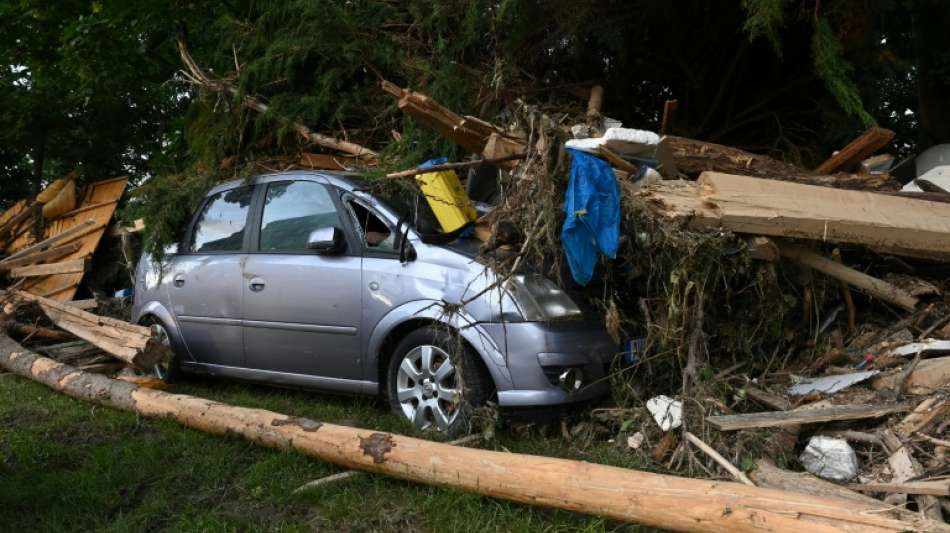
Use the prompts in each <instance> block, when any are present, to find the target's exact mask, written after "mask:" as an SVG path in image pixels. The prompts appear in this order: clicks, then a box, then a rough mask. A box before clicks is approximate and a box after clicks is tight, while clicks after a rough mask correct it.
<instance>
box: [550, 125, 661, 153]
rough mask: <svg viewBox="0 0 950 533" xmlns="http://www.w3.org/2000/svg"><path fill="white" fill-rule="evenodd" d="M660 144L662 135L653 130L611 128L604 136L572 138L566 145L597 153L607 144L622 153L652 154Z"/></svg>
mask: <svg viewBox="0 0 950 533" xmlns="http://www.w3.org/2000/svg"><path fill="white" fill-rule="evenodd" d="M658 144H660V136H659V135H657V134H656V133H653V132H652V131H647V130H635V129H633V128H609V129H608V130H607V132H606V133H604V136H603V137H596V138H590V139H571V140H569V141H567V142H566V143H565V144H564V146H566V147H568V148H573V149H575V150H583V151H585V152H590V153H592V154H596V153H597V149H598V148H600V147H601V146H606V147H608V148H610V149H611V150H614V151H615V152H618V153H621V154H637V153H648V154H650V155H652V153H653V151H655V150H656V145H658Z"/></svg>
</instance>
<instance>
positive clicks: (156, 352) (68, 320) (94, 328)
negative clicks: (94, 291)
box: [14, 291, 171, 369]
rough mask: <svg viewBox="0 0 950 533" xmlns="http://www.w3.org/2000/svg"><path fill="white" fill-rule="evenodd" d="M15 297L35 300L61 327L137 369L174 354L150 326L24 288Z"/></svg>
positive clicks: (153, 364)
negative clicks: (30, 291) (115, 317)
mask: <svg viewBox="0 0 950 533" xmlns="http://www.w3.org/2000/svg"><path fill="white" fill-rule="evenodd" d="M14 296H15V298H16V299H19V300H22V301H27V302H36V303H37V304H39V306H40V308H41V309H42V310H43V313H45V314H46V316H47V317H49V319H50V320H52V321H53V323H55V324H56V325H57V326H59V327H60V328H62V329H64V330H66V331H68V332H70V333H72V334H73V335H75V336H77V337H79V338H80V339H83V340H85V341H88V342H90V343H92V344H94V345H96V346H98V347H99V348H101V349H102V350H103V351H104V352H107V353H108V354H110V355H112V356H113V357H115V358H116V359H119V360H121V361H123V362H125V363H127V364H130V365H132V366H135V367H137V368H141V369H149V368H151V367H153V366H155V364H157V363H158V362H160V361H162V360H164V359H166V358H169V357H170V356H171V353H170V352H169V350H168V348H167V347H165V346H163V345H162V344H161V343H160V342H159V341H158V340H157V339H155V338H154V336H153V335H152V331H151V330H150V329H149V328H147V327H144V326H138V325H135V324H130V323H128V322H125V321H122V320H117V319H114V318H110V317H106V316H99V315H96V314H93V313H89V312H87V311H83V310H82V309H79V308H78V307H75V306H73V305H70V304H68V303H63V302H58V301H56V300H52V299H50V298H44V297H42V296H37V295H35V294H30V293H28V292H25V291H17V292H16V293H15V294H14Z"/></svg>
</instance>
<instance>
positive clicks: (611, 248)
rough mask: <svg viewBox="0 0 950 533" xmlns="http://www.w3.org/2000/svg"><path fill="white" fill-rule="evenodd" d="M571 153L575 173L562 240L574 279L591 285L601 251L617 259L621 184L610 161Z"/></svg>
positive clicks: (569, 182) (566, 206)
mask: <svg viewBox="0 0 950 533" xmlns="http://www.w3.org/2000/svg"><path fill="white" fill-rule="evenodd" d="M568 152H570V154H571V176H570V179H569V181H568V185H567V193H566V194H565V202H564V203H565V205H564V211H565V213H566V214H567V219H566V220H565V221H564V226H563V227H562V228H561V243H562V245H563V246H564V252H565V254H566V255H567V263H568V265H569V266H570V268H571V275H572V276H573V277H574V281H576V282H577V283H580V284H581V285H587V283H588V282H590V280H591V278H592V277H593V275H594V268H595V267H596V266H597V258H598V253H603V254H604V255H606V256H607V257H610V258H611V259H613V258H614V257H616V255H617V246H618V245H619V240H620V186H619V185H618V184H617V178H616V176H614V172H613V169H611V168H610V165H608V164H607V162H606V161H604V160H602V159H600V158H597V157H594V156H592V155H589V154H586V153H584V152H581V151H579V150H571V149H568Z"/></svg>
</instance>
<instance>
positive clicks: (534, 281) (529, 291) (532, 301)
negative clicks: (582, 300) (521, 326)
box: [505, 275, 581, 321]
mask: <svg viewBox="0 0 950 533" xmlns="http://www.w3.org/2000/svg"><path fill="white" fill-rule="evenodd" d="M505 288H506V289H507V290H508V294H510V295H511V298H512V300H514V301H515V303H517V304H518V307H519V308H520V309H521V314H522V316H524V319H525V320H529V321H533V320H551V319H555V318H569V317H574V316H579V315H580V314H581V310H580V308H579V307H577V304H575V303H574V300H571V297H570V296H568V295H567V293H565V292H564V291H563V290H561V289H560V288H559V287H558V286H557V285H555V284H554V282H552V281H551V280H549V279H547V278H544V277H541V276H520V275H519V276H513V277H512V278H511V279H509V280H508V281H507V282H506V283H505Z"/></svg>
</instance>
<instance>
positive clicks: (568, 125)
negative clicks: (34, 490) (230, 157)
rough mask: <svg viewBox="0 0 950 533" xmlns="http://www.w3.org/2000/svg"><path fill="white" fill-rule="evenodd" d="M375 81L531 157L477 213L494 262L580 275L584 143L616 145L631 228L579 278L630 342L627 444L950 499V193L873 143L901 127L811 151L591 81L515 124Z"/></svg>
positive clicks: (620, 391) (464, 135) (673, 466)
mask: <svg viewBox="0 0 950 533" xmlns="http://www.w3.org/2000/svg"><path fill="white" fill-rule="evenodd" d="M383 87H384V89H385V90H386V91H387V92H389V93H390V94H392V95H393V96H395V97H397V98H399V108H400V109H402V110H403V111H405V112H406V113H407V114H409V115H410V116H412V117H413V118H414V119H416V120H418V121H419V122H420V123H422V124H424V125H427V126H429V127H431V128H433V129H434V130H435V131H437V132H439V133H440V134H442V135H443V136H445V137H446V138H447V139H450V140H452V141H454V142H456V143H458V144H460V145H461V146H463V147H465V149H466V150H467V151H470V152H473V153H476V154H478V156H477V157H480V158H481V160H483V161H484V160H489V159H492V158H495V157H498V156H499V155H511V154H520V155H522V156H523V159H519V160H518V162H517V163H512V164H506V165H504V166H501V165H498V168H497V171H498V174H497V179H498V189H499V190H501V191H504V194H501V195H499V197H498V198H497V202H496V203H495V207H494V209H493V210H492V211H491V212H489V213H488V214H487V215H483V216H482V217H481V218H480V219H479V221H478V224H477V225H478V227H479V228H480V229H481V230H482V231H480V232H476V235H478V236H479V238H480V239H481V240H483V241H484V243H485V244H484V245H483V247H482V251H483V256H484V258H485V260H486V262H488V263H489V264H491V265H492V266H493V267H494V268H496V269H498V270H499V271H502V272H508V273H512V274H513V273H514V272H515V271H517V270H519V269H534V270H536V271H540V272H543V273H545V274H546V275H548V276H551V277H555V278H557V279H558V280H559V281H561V283H562V284H563V285H571V282H570V277H571V274H572V273H573V270H570V269H567V268H566V263H567V262H568V261H567V260H566V259H565V256H566V255H567V254H569V253H570V250H566V249H565V248H566V247H567V243H566V242H565V241H564V240H563V239H562V237H563V235H562V234H561V228H562V227H564V228H566V227H567V226H566V225H565V220H567V219H569V218H571V216H572V215H578V213H571V212H565V210H570V209H571V207H570V206H571V205H572V203H571V200H569V199H568V200H566V191H567V190H568V189H569V188H570V187H573V185H572V184H571V180H572V179H574V177H573V175H569V174H571V165H572V160H576V159H578V156H577V155H576V153H575V155H574V157H571V152H572V151H580V152H585V153H587V154H591V155H593V156H595V157H598V158H600V159H601V160H602V162H603V164H605V165H609V168H610V169H611V171H612V172H613V174H614V175H615V176H616V181H617V184H618V187H619V190H620V193H621V194H620V204H621V205H620V207H621V212H622V220H621V222H620V227H619V235H620V244H619V248H618V249H617V250H616V252H615V258H614V260H612V261H603V260H601V261H599V262H598V264H597V267H596V272H595V275H594V278H593V279H592V280H591V281H590V283H588V284H587V286H586V287H575V288H574V292H575V293H576V294H578V295H579V297H580V298H584V297H585V296H586V298H584V299H585V300H586V303H587V304H588V305H589V306H590V307H593V308H596V309H599V310H600V312H601V313H603V316H604V319H605V321H606V323H607V326H608V329H609V330H610V332H611V334H612V335H613V336H614V337H615V338H616V339H617V340H618V341H619V342H620V343H621V344H622V345H623V346H625V347H626V348H625V350H624V353H621V354H619V356H618V357H617V361H616V364H615V365H614V368H613V372H612V373H611V380H612V384H613V401H614V402H615V403H616V404H617V405H616V406H615V407H602V408H598V409H595V410H594V411H593V413H592V414H593V417H594V419H596V420H599V421H601V422H602V423H603V424H604V425H605V426H606V427H607V428H609V431H611V432H613V433H614V434H615V435H616V437H615V439H614V440H615V441H616V442H617V443H618V446H623V445H625V446H629V448H630V450H631V453H637V454H640V455H642V456H643V457H644V459H645V460H646V461H648V462H653V463H655V464H656V467H657V468H660V469H664V470H667V471H675V472H685V473H688V474H690V475H696V476H702V477H721V476H722V474H721V473H718V472H723V473H725V474H726V475H727V476H729V477H732V478H735V479H736V480H738V481H741V482H743V483H749V484H757V485H759V486H766V487H773V488H782V489H787V490H795V491H799V492H809V493H810V492H816V491H818V493H821V494H827V495H829V496H833V497H838V498H844V499H850V500H852V501H859V502H862V503H864V504H871V503H872V502H873V504H875V505H880V504H881V503H882V501H883V502H884V503H885V504H888V505H893V507H892V508H891V509H893V510H894V512H897V513H899V514H900V513H907V514H918V513H919V514H920V515H923V516H926V517H928V518H929V519H932V520H934V521H937V522H940V521H942V520H943V517H944V514H945V513H947V516H950V513H948V512H947V511H948V509H947V507H948V506H950V498H948V497H950V470H948V469H947V456H948V453H950V439H948V438H947V435H948V433H947V431H948V428H950V416H948V414H950V402H948V397H950V357H940V354H941V353H950V352H948V351H947V348H948V347H950V343H948V342H947V340H950V327H948V326H947V324H948V322H950V305H948V304H950V300H948V299H946V297H945V296H944V295H945V294H946V291H947V290H948V289H950V287H948V284H947V279H948V278H947V274H948V273H950V264H947V260H948V258H950V255H948V252H950V206H948V205H947V202H950V195H947V194H945V193H941V192H932V191H931V192H908V191H902V190H900V189H901V185H900V183H899V182H898V181H897V180H896V179H894V178H893V177H891V176H890V175H889V174H888V173H887V171H886V168H887V166H888V165H889V163H886V164H884V165H883V167H882V165H881V164H880V162H881V160H884V158H882V157H876V158H872V156H873V155H874V153H875V152H876V151H878V150H879V149H880V148H882V147H883V146H885V145H886V144H887V143H888V142H890V141H891V140H892V138H893V133H892V132H889V131H887V130H883V129H881V128H871V129H870V130H868V131H867V132H865V133H864V134H862V135H861V136H859V137H858V138H857V139H855V140H854V141H853V142H852V143H850V144H849V145H847V146H846V147H844V148H843V149H842V150H840V151H839V152H837V153H835V154H833V155H832V156H831V157H829V159H828V160H827V161H825V162H824V163H822V164H821V165H819V166H818V167H817V168H816V169H815V170H814V171H809V170H806V169H802V168H799V167H797V166H795V165H791V164H788V163H784V162H781V161H777V160H775V159H772V158H769V157H766V156H761V155H754V154H749V153H746V152H743V151H741V150H738V149H735V148H731V147H726V146H722V145H716V144H711V143H705V142H701V141H697V140H693V139H686V138H681V137H673V136H663V135H658V134H655V133H653V132H645V131H640V130H630V129H624V128H622V127H620V125H619V124H616V121H611V120H610V119H609V118H605V117H603V116H602V115H600V113H599V109H594V110H593V112H591V109H592V108H596V107H597V105H599V102H600V101H602V94H600V96H599V97H598V95H597V94H596V92H597V91H596V90H592V92H591V101H590V105H589V109H588V113H587V114H585V115H584V116H571V115H570V114H568V113H560V114H559V111H558V110H557V109H544V110H542V109H540V108H538V107H536V106H531V105H527V104H525V103H523V102H518V103H517V104H516V105H515V106H514V108H512V109H508V110H507V111H506V112H505V113H504V114H503V116H506V117H508V118H509V121H508V123H507V124H505V125H503V126H502V125H494V124H490V123H487V122H484V121H482V120H479V119H477V118H474V117H461V116H459V115H457V114H455V113H453V112H451V111H450V110H446V109H445V108H443V107H442V106H440V105H439V104H438V103H437V102H434V101H433V100H432V99H431V98H428V97H427V96H425V95H423V94H420V93H418V92H416V91H411V90H407V89H402V88H399V87H396V86H394V85H393V84H391V83H389V82H384V83H383ZM498 146H504V149H503V150H499V149H498V148H497V147H498ZM869 158H872V159H869ZM892 159H893V158H890V160H892ZM882 168H884V170H881V169H882ZM403 174H405V173H403ZM473 178H474V174H471V175H470V177H469V179H473ZM565 202H566V204H565ZM565 205H566V206H567V207H565ZM579 215H580V216H582V217H585V216H589V211H587V210H586V209H585V210H584V211H582V212H580V213H579ZM592 238H593V239H597V238H598V237H597V236H596V235H595V236H593V237H592ZM604 254H605V255H606V256H607V257H608V258H610V257H611V254H610V253H607V252H604ZM572 266H573V265H572ZM574 278H575V279H578V278H577V276H576V275H575V276H574ZM579 281H586V280H579ZM763 407H764V408H767V409H770V410H768V411H762V408H763ZM774 463H779V464H780V465H781V467H779V466H776V465H775V464H774ZM794 470H798V471H799V472H794ZM802 470H803V471H804V472H801V471H802ZM747 473H748V474H747ZM816 487H818V488H816ZM870 496H873V497H875V498H877V499H875V498H871V497H870ZM935 523H936V522H935Z"/></svg>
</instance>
